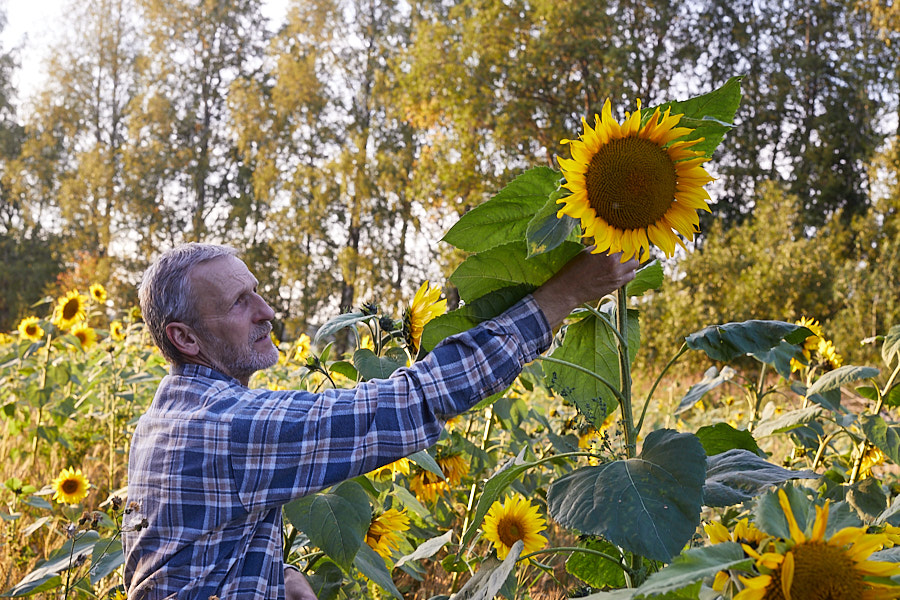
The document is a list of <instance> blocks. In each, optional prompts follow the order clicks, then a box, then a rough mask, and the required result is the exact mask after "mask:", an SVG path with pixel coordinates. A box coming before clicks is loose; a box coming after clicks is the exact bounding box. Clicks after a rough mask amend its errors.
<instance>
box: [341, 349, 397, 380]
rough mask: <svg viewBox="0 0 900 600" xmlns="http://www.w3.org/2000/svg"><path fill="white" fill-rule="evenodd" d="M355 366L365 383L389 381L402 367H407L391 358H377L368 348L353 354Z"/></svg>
mask: <svg viewBox="0 0 900 600" xmlns="http://www.w3.org/2000/svg"><path fill="white" fill-rule="evenodd" d="M353 364H354V365H356V369H357V370H358V371H359V373H360V374H361V375H362V376H363V379H364V380H365V381H369V380H372V379H387V378H388V377H390V376H391V373H393V372H394V371H396V370H397V369H399V368H400V367H405V366H406V365H405V364H400V363H398V362H396V361H394V360H391V359H390V358H387V357H384V356H377V355H376V354H375V353H374V352H372V351H371V350H369V349H368V348H360V349H359V350H357V351H356V352H354V353H353Z"/></svg>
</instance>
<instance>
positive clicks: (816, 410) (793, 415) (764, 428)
mask: <svg viewBox="0 0 900 600" xmlns="http://www.w3.org/2000/svg"><path fill="white" fill-rule="evenodd" d="M820 416H822V407H820V406H808V407H806V408H800V409H797V410H792V411H788V412H786V413H783V414H781V415H779V416H778V417H776V418H774V419H766V420H764V421H760V422H759V424H758V425H757V426H756V429H754V430H753V436H754V437H756V438H761V437H765V436H767V435H772V434H773V433H784V432H785V431H790V430H792V429H796V428H797V427H803V426H804V425H806V424H807V423H811V422H813V421H815V420H816V419H818V418H819V417H820Z"/></svg>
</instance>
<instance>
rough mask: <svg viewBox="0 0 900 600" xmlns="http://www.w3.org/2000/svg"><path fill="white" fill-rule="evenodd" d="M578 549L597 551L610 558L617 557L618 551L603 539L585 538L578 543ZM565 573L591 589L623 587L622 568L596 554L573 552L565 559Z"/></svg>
mask: <svg viewBox="0 0 900 600" xmlns="http://www.w3.org/2000/svg"><path fill="white" fill-rule="evenodd" d="M578 547H579V548H587V549H589V550H597V551H599V552H603V553H604V554H606V555H608V556H612V557H618V556H619V549H618V548H616V547H615V545H614V544H611V543H609V542H608V541H606V540H603V539H595V538H587V539H585V540H581V541H579V542H578ZM566 572H567V573H570V574H572V575H574V576H575V577H577V578H578V579H580V580H582V581H583V582H585V583H586V584H588V585H589V586H591V587H592V588H597V589H603V588H605V587H611V588H622V587H625V573H624V571H622V567H621V566H619V565H616V564H614V563H613V562H612V561H610V560H607V559H606V558H604V557H602V556H598V555H597V554H593V553H590V554H589V553H587V552H573V553H572V554H571V555H570V556H569V558H568V559H566Z"/></svg>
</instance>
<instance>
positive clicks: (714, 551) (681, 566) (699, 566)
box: [637, 542, 753, 597]
mask: <svg viewBox="0 0 900 600" xmlns="http://www.w3.org/2000/svg"><path fill="white" fill-rule="evenodd" d="M752 565H753V559H752V558H749V557H748V556H747V555H746V554H744V550H743V549H742V548H741V545H740V544H738V543H736V542H722V543H721V544H715V545H713V546H704V547H702V548H691V549H690V550H687V551H685V552H683V553H682V554H681V555H680V556H678V557H677V558H676V559H675V560H674V561H672V564H670V565H669V566H667V567H664V568H663V569H662V570H660V571H658V572H656V573H654V574H653V575H651V576H650V578H649V579H648V580H647V581H646V582H645V583H644V584H643V585H642V586H641V587H639V588H638V590H637V591H638V593H639V594H641V595H642V596H641V597H644V596H650V595H653V596H655V595H657V594H664V593H666V592H672V591H675V590H678V589H681V588H684V587H687V586H688V585H691V584H693V583H695V582H699V581H700V580H701V579H704V578H706V577H709V578H710V579H711V578H713V577H715V575H716V573H718V572H719V571H727V570H736V571H750V570H751V568H752ZM695 597H696V596H695Z"/></svg>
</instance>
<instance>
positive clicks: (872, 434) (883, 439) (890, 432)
mask: <svg viewBox="0 0 900 600" xmlns="http://www.w3.org/2000/svg"><path fill="white" fill-rule="evenodd" d="M859 420H860V424H861V425H862V429H863V432H864V433H865V434H866V439H867V440H869V441H870V442H872V444H873V445H874V446H875V447H876V448H878V449H879V450H881V451H882V452H884V453H885V455H886V456H887V457H888V458H890V459H891V462H893V463H894V464H895V465H900V426H897V425H888V424H887V423H885V421H884V419H882V418H881V417H880V416H878V415H861V416H860V417H859Z"/></svg>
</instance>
